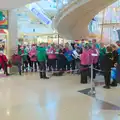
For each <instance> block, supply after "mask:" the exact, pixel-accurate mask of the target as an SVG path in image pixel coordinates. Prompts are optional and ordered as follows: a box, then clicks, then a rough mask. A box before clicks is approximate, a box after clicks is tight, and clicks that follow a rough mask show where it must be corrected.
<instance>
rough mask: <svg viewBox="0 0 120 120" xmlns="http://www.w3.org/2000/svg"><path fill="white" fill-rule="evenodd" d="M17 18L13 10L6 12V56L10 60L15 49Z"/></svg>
mask: <svg viewBox="0 0 120 120" xmlns="http://www.w3.org/2000/svg"><path fill="white" fill-rule="evenodd" d="M17 36H18V32H17V16H16V13H15V11H14V10H10V11H8V39H7V56H8V58H10V57H11V56H12V54H13V53H14V52H15V50H16V48H17V40H18V38H17Z"/></svg>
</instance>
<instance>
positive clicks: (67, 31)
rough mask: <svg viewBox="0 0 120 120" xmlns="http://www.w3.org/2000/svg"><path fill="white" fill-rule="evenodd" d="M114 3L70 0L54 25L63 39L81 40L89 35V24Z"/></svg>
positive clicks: (57, 16) (98, 0) (99, 0)
mask: <svg viewBox="0 0 120 120" xmlns="http://www.w3.org/2000/svg"><path fill="white" fill-rule="evenodd" d="M113 2H116V0H72V1H70V0H69V2H68V4H67V5H63V7H61V9H60V10H59V12H58V14H57V15H56V17H55V19H54V23H53V25H54V27H55V29H56V30H57V31H58V33H60V34H61V35H62V36H63V37H65V38H67V39H70V40H79V39H81V38H84V37H86V36H88V35H89V32H88V24H89V23H90V21H91V20H92V19H93V18H94V17H95V15H96V14H98V13H99V12H100V11H101V10H103V9H104V8H106V7H108V6H109V5H111V4H112V3H113ZM58 5H59V3H58Z"/></svg>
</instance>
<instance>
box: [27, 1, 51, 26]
mask: <svg viewBox="0 0 120 120" xmlns="http://www.w3.org/2000/svg"><path fill="white" fill-rule="evenodd" d="M26 7H27V8H28V9H29V10H30V11H31V12H33V13H34V14H35V15H36V16H37V17H38V18H39V19H41V20H42V21H43V22H45V24H47V25H48V24H51V23H52V21H51V20H50V19H49V18H48V17H47V16H46V15H45V14H43V13H42V11H41V9H40V7H39V6H38V5H37V4H35V3H34V4H30V5H29V6H26Z"/></svg>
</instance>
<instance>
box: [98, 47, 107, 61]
mask: <svg viewBox="0 0 120 120" xmlns="http://www.w3.org/2000/svg"><path fill="white" fill-rule="evenodd" d="M105 54H106V48H105V47H104V48H100V56H99V58H100V60H102V59H103V57H104V56H105Z"/></svg>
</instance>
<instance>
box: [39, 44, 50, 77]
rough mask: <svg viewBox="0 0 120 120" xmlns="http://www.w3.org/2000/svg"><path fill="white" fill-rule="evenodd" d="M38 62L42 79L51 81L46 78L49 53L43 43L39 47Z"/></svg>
mask: <svg viewBox="0 0 120 120" xmlns="http://www.w3.org/2000/svg"><path fill="white" fill-rule="evenodd" d="M37 60H38V63H39V69H40V78H43V79H49V78H48V77H47V76H46V60H47V53H46V49H45V47H44V44H43V43H41V44H40V46H38V47H37Z"/></svg>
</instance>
